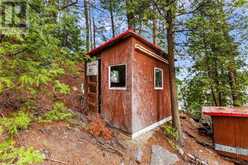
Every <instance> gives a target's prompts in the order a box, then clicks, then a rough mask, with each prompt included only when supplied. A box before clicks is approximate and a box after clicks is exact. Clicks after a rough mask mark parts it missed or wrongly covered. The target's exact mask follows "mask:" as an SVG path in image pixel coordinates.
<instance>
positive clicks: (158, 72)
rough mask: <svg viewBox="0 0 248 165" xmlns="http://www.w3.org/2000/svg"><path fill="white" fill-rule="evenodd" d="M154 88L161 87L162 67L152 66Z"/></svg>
mask: <svg viewBox="0 0 248 165" xmlns="http://www.w3.org/2000/svg"><path fill="white" fill-rule="evenodd" d="M154 89H163V69H161V68H154Z"/></svg>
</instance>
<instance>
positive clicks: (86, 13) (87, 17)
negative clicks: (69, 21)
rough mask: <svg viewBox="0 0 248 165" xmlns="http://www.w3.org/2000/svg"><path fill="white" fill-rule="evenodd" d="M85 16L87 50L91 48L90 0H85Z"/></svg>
mask: <svg viewBox="0 0 248 165" xmlns="http://www.w3.org/2000/svg"><path fill="white" fill-rule="evenodd" d="M84 17H85V28H86V38H85V40H86V51H87V52H88V51H89V50H90V26H89V10H88V0H84Z"/></svg>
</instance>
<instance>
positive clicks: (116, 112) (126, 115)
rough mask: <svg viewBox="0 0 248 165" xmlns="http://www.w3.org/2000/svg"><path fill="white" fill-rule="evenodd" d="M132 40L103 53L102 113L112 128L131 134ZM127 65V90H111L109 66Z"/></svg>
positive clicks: (127, 40) (124, 41)
mask: <svg viewBox="0 0 248 165" xmlns="http://www.w3.org/2000/svg"><path fill="white" fill-rule="evenodd" d="M131 51H132V46H131V39H130V38H128V39H126V40H123V41H122V42H120V43H118V44H115V45H114V46H112V47H110V48H108V49H106V50H104V51H103V52H102V53H101V82H102V85H101V90H102V91H101V100H102V105H101V113H102V115H103V117H104V119H105V120H106V121H107V122H108V123H109V124H111V125H112V126H114V127H116V128H119V129H121V130H123V131H126V132H128V133H131V117H132V116H131V82H132V81H131V78H132V77H131V76H129V75H132V69H131V67H132V66H131V58H130V56H131ZM117 64H127V81H126V83H127V89H126V90H112V89H111V90H110V89H109V81H108V80H109V77H108V76H109V75H108V74H109V70H108V69H109V66H110V65H117Z"/></svg>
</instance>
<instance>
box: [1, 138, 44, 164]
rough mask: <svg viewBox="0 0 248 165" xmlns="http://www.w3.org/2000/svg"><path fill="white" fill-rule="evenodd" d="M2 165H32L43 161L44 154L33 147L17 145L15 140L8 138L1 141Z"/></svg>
mask: <svg viewBox="0 0 248 165" xmlns="http://www.w3.org/2000/svg"><path fill="white" fill-rule="evenodd" d="M0 155H1V156H0V164H1V165H10V164H15V165H31V164H37V163H42V161H43V160H44V155H42V154H41V153H40V152H39V151H37V150H34V149H33V148H31V147H30V148H24V147H19V148H18V147H15V146H14V141H12V140H6V141H4V142H3V143H0Z"/></svg>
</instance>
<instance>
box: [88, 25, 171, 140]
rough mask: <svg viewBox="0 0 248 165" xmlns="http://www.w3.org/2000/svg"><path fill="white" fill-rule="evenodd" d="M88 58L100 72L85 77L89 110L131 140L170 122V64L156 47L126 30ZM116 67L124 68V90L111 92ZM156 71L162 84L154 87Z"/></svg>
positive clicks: (95, 50)
mask: <svg viewBox="0 0 248 165" xmlns="http://www.w3.org/2000/svg"><path fill="white" fill-rule="evenodd" d="M88 54H89V55H90V56H95V57H96V59H97V60H98V69H99V70H98V74H97V75H95V76H88V77H87V80H88V85H87V86H88V90H87V91H88V97H89V99H88V100H89V107H90V109H91V110H93V111H97V112H99V113H101V115H102V116H103V118H104V119H105V120H106V121H107V122H108V123H109V124H111V125H112V126H114V127H116V128H119V129H121V130H123V131H125V132H127V133H129V134H131V135H132V136H133V137H136V136H139V135H140V134H142V133H143V132H146V131H149V130H150V129H153V128H155V127H157V126H158V125H161V124H162V123H164V122H166V121H168V120H170V119H171V96H170V84H169V64H168V62H167V57H166V54H165V53H164V52H163V51H162V50H161V49H160V48H159V47H157V46H156V45H153V44H152V43H150V42H148V41H147V40H145V39H144V38H142V37H141V36H140V35H138V34H136V33H134V32H133V31H131V30H128V31H126V32H124V33H121V34H120V35H118V36H116V37H114V38H112V39H111V40H109V41H107V42H105V43H103V44H102V45H100V46H99V47H97V48H95V49H93V50H92V51H90V52H89V53H88ZM119 65H122V67H123V68H124V67H125V68H126V73H125V75H126V80H125V86H123V87H122V88H111V85H110V83H111V82H110V81H115V80H112V79H111V80H110V77H111V75H110V74H112V72H111V71H110V70H111V69H110V68H111V66H119ZM155 68H158V69H157V70H156V69H155ZM155 70H156V71H158V72H159V73H160V74H161V75H160V77H161V76H162V78H160V79H159V80H161V79H162V80H161V82H162V84H160V83H159V82H160V81H158V85H155V81H154V79H155V74H156V73H155ZM160 71H161V72H160ZM113 74H114V72H113ZM122 74H124V73H122ZM156 79H157V78H156ZM123 81H124V80H123ZM155 86H159V88H155Z"/></svg>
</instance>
